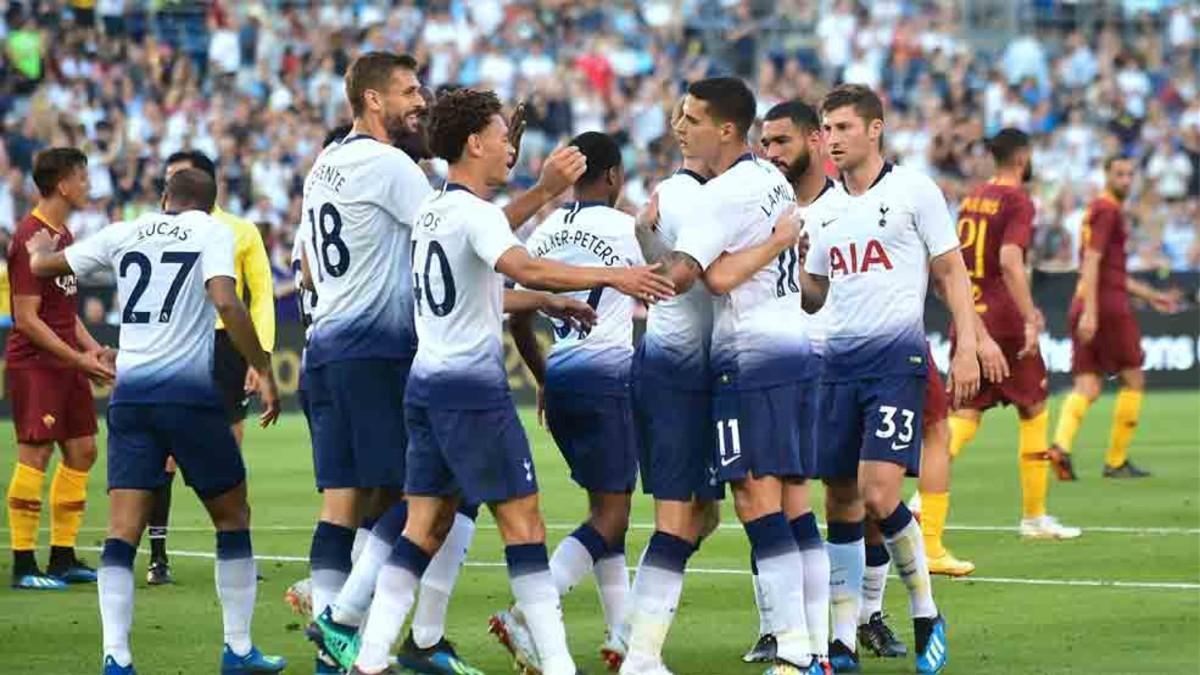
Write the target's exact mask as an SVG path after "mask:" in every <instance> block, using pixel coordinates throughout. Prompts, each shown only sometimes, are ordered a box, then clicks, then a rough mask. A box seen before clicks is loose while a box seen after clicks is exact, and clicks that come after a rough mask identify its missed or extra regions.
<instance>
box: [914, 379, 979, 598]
mask: <svg viewBox="0 0 1200 675" xmlns="http://www.w3.org/2000/svg"><path fill="white" fill-rule="evenodd" d="M937 386H939V387H940V386H941V383H940V378H939V382H938V385H937ZM924 412H925V414H926V415H928V414H929V413H930V409H929V407H928V406H927V407H926V409H925V411H924ZM981 417H982V412H981V411H980V410H976V409H972V408H960V409H958V410H955V411H954V412H953V413H952V414H950V416H949V417H947V416H946V415H945V414H944V412H943V414H941V415H938V416H936V418H935V419H932V420H931V419H926V420H925V424H924V433H923V436H922V439H921V475H920V476H919V478H918V481H917V489H918V494H920V495H921V532H922V534H923V535H924V537H925V556H926V559H927V561H928V564H929V572H930V573H931V574H945V575H947V576H954V577H958V576H964V575H967V574H970V573H972V572H974V571H975V564H974V563H972V562H970V561H969V560H960V559H958V558H957V557H955V556H954V554H953V553H951V552H950V550H949V549H947V548H946V546H945V544H944V543H943V542H942V537H943V534H944V532H945V531H946V519H947V517H948V516H949V513H950V464H951V462H952V461H953V460H954V458H956V457H957V456H958V453H959V452H961V451H962V448H963V447H964V446H965V445H966V444H967V442H969V441H970V439H971V438H973V437H974V435H975V430H976V429H978V428H979V420H980V418H981Z"/></svg>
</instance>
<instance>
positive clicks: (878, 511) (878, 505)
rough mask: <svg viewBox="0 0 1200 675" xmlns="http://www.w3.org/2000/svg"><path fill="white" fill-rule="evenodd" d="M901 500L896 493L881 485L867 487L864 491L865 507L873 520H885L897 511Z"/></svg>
mask: <svg viewBox="0 0 1200 675" xmlns="http://www.w3.org/2000/svg"><path fill="white" fill-rule="evenodd" d="M898 503H899V499H898V498H897V497H896V495H895V493H894V491H892V490H888V489H886V488H884V487H883V486H880V485H867V486H866V487H865V488H864V489H863V506H864V507H865V508H866V511H867V516H868V517H870V518H871V519H872V520H883V519H884V518H887V517H888V516H890V515H892V512H893V511H895V510H896V505H897V504H898Z"/></svg>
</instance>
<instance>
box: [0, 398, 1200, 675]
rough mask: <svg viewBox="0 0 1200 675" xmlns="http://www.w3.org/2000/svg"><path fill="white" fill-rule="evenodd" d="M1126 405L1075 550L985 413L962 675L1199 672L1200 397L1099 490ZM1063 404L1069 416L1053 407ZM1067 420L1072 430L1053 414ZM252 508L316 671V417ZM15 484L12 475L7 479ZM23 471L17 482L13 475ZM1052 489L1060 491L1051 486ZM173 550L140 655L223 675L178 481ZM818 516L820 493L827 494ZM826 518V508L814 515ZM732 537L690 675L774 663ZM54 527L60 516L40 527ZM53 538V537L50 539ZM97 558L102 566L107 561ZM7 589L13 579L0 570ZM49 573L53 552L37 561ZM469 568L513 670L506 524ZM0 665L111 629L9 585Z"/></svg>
mask: <svg viewBox="0 0 1200 675" xmlns="http://www.w3.org/2000/svg"><path fill="white" fill-rule="evenodd" d="M1112 401H1113V399H1112V397H1111V395H1110V396H1106V397H1104V398H1102V399H1101V400H1100V401H1099V402H1098V403H1097V404H1096V405H1095V406H1093V408H1092V409H1091V411H1090V413H1089V415H1088V418H1087V420H1086V422H1085V424H1084V427H1083V430H1082V431H1081V433H1080V436H1079V439H1078V442H1077V445H1076V452H1075V457H1076V459H1075V464H1076V469H1077V471H1079V473H1080V476H1081V480H1080V481H1079V482H1078V483H1075V484H1062V483H1052V485H1051V496H1050V508H1051V512H1052V513H1054V514H1055V515H1058V516H1060V517H1061V518H1062V519H1063V520H1064V521H1065V522H1067V523H1069V524H1072V525H1079V526H1082V527H1083V528H1084V536H1083V537H1082V538H1081V539H1078V540H1075V541H1071V542H1022V541H1020V540H1019V539H1018V537H1017V535H1016V531H1015V527H1016V525H1017V521H1018V519H1019V516H1020V511H1019V508H1020V504H1019V493H1018V481H1017V467H1016V441H1017V431H1016V416H1015V414H1014V413H1013V412H1012V411H1011V410H997V411H993V412H992V413H990V414H988V415H987V416H986V417H985V419H984V423H983V426H982V427H981V429H980V433H979V435H978V436H977V437H976V440H975V441H974V443H973V444H972V445H971V446H969V447H968V448H967V449H966V450H965V451H964V454H963V456H962V457H961V458H960V459H959V461H958V462H957V463H956V465H955V467H954V481H953V489H952V495H953V501H952V504H951V513H950V528H951V529H950V531H949V532H948V534H947V538H946V541H947V543H948V545H949V546H950V547H951V549H952V550H953V551H954V552H955V553H956V554H957V555H958V556H960V557H964V558H968V559H971V560H974V561H975V562H976V563H977V564H978V570H977V571H976V573H975V575H974V576H973V577H971V578H968V579H967V580H965V581H951V580H947V579H944V578H938V579H937V580H936V581H935V583H934V586H935V596H936V599H937V602H938V605H939V606H940V607H941V609H942V611H943V612H944V613H945V614H946V615H947V617H948V620H949V622H950V662H949V666H948V669H947V671H948V672H952V673H954V672H957V673H974V674H983V673H1082V672H1109V673H1195V672H1200V648H1197V646H1196V638H1197V635H1200V504H1198V500H1200V423H1198V422H1197V413H1198V412H1200V393H1198V392H1196V391H1190V392H1179V393H1159V392H1152V393H1150V394H1149V395H1148V396H1147V399H1146V405H1145V407H1144V409H1143V416H1142V421H1141V426H1140V428H1139V429H1138V433H1137V437H1136V439H1135V441H1134V447H1133V451H1132V457H1133V458H1134V459H1135V460H1136V461H1137V462H1138V463H1139V464H1141V465H1145V466H1146V467H1147V468H1149V469H1150V470H1152V471H1153V472H1154V476H1153V477H1152V478H1149V479H1146V480H1142V481H1131V482H1115V481H1109V480H1103V479H1101V478H1100V468H1101V465H1102V461H1103V459H1102V457H1103V450H1104V447H1105V444H1106V443H1107V439H1108V430H1109V424H1110V420H1111V413H1112ZM1056 408H1057V406H1056ZM524 419H525V422H526V425H527V429H528V430H529V432H530V438H531V440H532V442H533V443H534V445H535V455H536V459H537V466H538V477H539V480H540V484H541V489H542V494H543V499H542V508H543V511H544V514H545V516H546V521H547V523H548V524H549V542H548V543H549V545H550V546H551V547H553V546H554V545H555V544H556V543H557V542H558V541H559V540H560V539H561V538H562V537H564V536H566V534H567V533H569V532H570V531H571V530H572V529H574V527H575V526H576V525H577V524H578V521H579V520H580V519H581V518H582V517H583V515H584V513H585V500H584V498H583V494H582V492H580V491H579V490H578V489H577V488H576V487H575V486H574V484H572V483H571V482H570V479H569V478H568V475H567V472H566V468H565V466H564V464H563V462H562V460H561V458H560V457H559V455H558V452H557V450H556V449H555V447H554V445H553V443H552V441H551V440H550V438H549V435H548V434H547V433H545V432H544V431H542V430H540V429H538V428H537V426H536V424H535V423H534V422H533V417H532V415H531V414H528V412H527V413H526V414H525V415H524ZM1052 419H1057V409H1055V410H1054V412H1053V417H1052ZM11 439H12V436H11V435H7V434H6V440H5V441H4V443H3V445H2V446H0V465H2V466H4V467H9V466H11V463H12V461H13V459H14V448H13V442H12V440H11ZM245 447H246V450H245V452H246V456H247V464H248V466H249V470H250V493H251V500H252V502H253V507H254V531H253V535H254V548H255V552H256V553H257V554H258V555H259V556H263V557H264V560H262V561H261V563H260V570H261V572H262V574H263V576H264V577H265V579H264V581H263V582H262V584H261V585H260V587H259V596H258V597H259V602H258V608H257V611H256V614H255V623H254V631H255V642H256V643H257V644H258V645H259V646H260V647H262V648H263V650H264V651H267V652H269V653H280V654H284V655H286V656H287V658H288V659H289V660H291V662H292V666H291V667H290V668H289V669H288V672H292V673H304V672H312V670H311V669H312V654H313V652H312V649H311V648H310V646H309V644H308V643H307V642H306V641H305V640H304V638H303V635H302V632H301V629H302V626H303V621H302V620H301V618H300V617H297V616H295V615H293V614H292V613H291V612H290V610H289V609H288V608H287V607H286V606H285V605H284V604H283V602H282V597H283V592H284V590H285V589H286V588H287V586H288V584H290V583H291V582H292V581H294V580H296V579H298V578H300V577H302V576H305V575H307V571H308V570H307V553H308V545H309V537H310V534H311V527H312V524H313V519H314V517H315V514H316V512H317V505H318V500H317V494H316V492H315V491H314V489H313V481H312V465H311V450H310V446H309V443H308V435H307V430H306V428H305V425H304V421H303V419H302V418H301V417H300V416H298V415H289V416H286V417H284V418H283V420H282V422H281V423H280V425H279V426H278V427H276V428H273V429H270V430H267V431H261V430H251V431H249V433H248V434H247V439H246V444H245ZM101 448H102V455H101V461H100V463H99V464H98V465H97V467H98V468H97V470H96V471H95V475H94V476H93V479H92V484H91V493H90V495H89V497H90V500H89V509H88V513H87V518H86V522H85V529H84V532H83V533H82V534H81V536H80V546H81V547H85V548H86V547H98V546H99V545H100V544H101V543H102V541H103V538H104V532H103V526H104V522H105V516H106V513H107V504H106V502H105V498H104V487H103V486H104V474H103V470H102V467H103V466H104V464H103V461H104V460H103V436H102V437H101ZM5 471H8V469H7V468H6V469H5ZM6 475H7V474H6ZM1052 480H1053V479H1052ZM176 488H177V489H176V496H175V511H174V514H173V519H172V523H171V524H172V532H171V539H170V546H171V549H172V551H173V554H174V555H173V558H172V564H173V567H174V571H175V575H176V580H177V583H176V585H174V586H172V587H166V588H154V589H150V588H148V587H146V586H145V583H144V577H143V575H144V569H145V564H146V562H147V554H146V552H145V551H144V550H143V551H142V552H141V553H140V554H139V556H138V559H137V562H136V563H135V564H136V568H135V574H136V576H137V577H138V583H137V595H136V600H135V602H136V605H135V607H136V609H135V618H134V634H133V649H134V655H135V659H136V664H137V666H138V670H139V672H141V673H144V674H145V675H162V674H167V673H188V674H191V673H212V672H214V671H215V670H216V669H217V663H218V660H219V653H220V646H221V626H220V609H219V606H218V605H217V601H216V597H215V594H214V591H213V581H212V562H211V560H209V559H207V558H205V557H203V556H207V555H209V554H210V553H211V551H212V550H213V536H212V533H211V531H210V529H209V526H208V522H207V520H206V518H205V516H204V513H203V510H202V509H201V508H200V506H199V504H198V502H196V500H195V498H194V497H193V496H192V495H191V494H190V492H189V491H187V490H186V489H185V488H183V487H182V485H181V484H177V486H176ZM815 501H817V502H819V497H817V498H815ZM818 510H819V509H818ZM723 516H724V526H723V527H722V529H720V530H719V531H718V532H717V533H716V534H714V535H713V537H712V538H711V539H710V540H709V541H708V542H706V544H705V546H704V548H703V549H702V550H701V552H700V553H699V554H698V555H697V556H696V557H695V558H693V560H692V563H691V569H690V570H689V574H688V577H687V582H686V585H685V589H684V595H683V601H682V605H681V607H680V610H679V615H678V618H677V620H676V622H675V625H674V628H673V629H672V632H671V636H670V639H669V640H668V643H667V650H666V658H667V663H668V665H669V666H671V667H672V669H673V670H674V671H675V672H676V673H678V674H679V675H688V674H693V675H700V674H712V673H730V674H743V673H744V674H749V673H755V672H761V671H762V668H761V667H752V666H745V665H743V664H742V663H741V662H740V660H739V657H740V655H741V653H742V652H743V651H744V650H745V649H746V648H747V647H748V646H749V645H750V643H751V642H752V641H753V639H754V638H755V633H756V630H757V627H758V620H757V618H756V615H755V611H754V600H753V593H752V590H751V585H750V579H749V577H748V576H747V572H746V569H747V566H748V558H749V553H748V551H749V549H748V545H747V543H746V541H745V536H744V535H743V533H742V531H741V528H740V526H738V525H737V523H736V519H735V518H734V517H733V514H732V512H731V508H730V506H728V505H727V506H726V507H725V508H724V514H723ZM633 522H634V527H633V529H632V530H631V532H630V536H629V540H628V547H627V548H628V551H629V560H630V561H631V563H633V562H635V561H636V559H637V556H638V553H639V552H640V550H641V549H642V547H643V546H644V545H645V542H646V539H647V537H648V536H649V535H650V532H651V523H652V511H651V504H650V502H649V501H648V500H647V499H645V498H643V497H641V496H640V495H639V496H638V499H637V500H636V502H635V506H634V515H633ZM47 523H48V514H47V515H45V516H44V517H43V525H46V524H47ZM47 538H48V535H47V534H46V533H45V532H43V535H42V544H43V546H47V545H48V542H47ZM83 556H84V557H85V558H86V559H88V560H90V561H91V562H93V563H95V562H97V558H98V553H96V552H95V549H94V548H93V549H92V550H88V551H86V552H85V553H83ZM2 558H3V562H2V563H0V574H2V575H3V578H4V579H5V580H7V579H8V576H9V574H10V572H11V570H10V560H9V556H8V555H4V556H2ZM39 560H40V561H41V562H42V564H45V561H46V551H45V549H44V548H43V549H42V550H41V551H40V552H39ZM468 565H470V566H469V567H468V568H467V569H465V570H464V572H463V574H462V576H461V577H460V581H459V586H458V589H457V590H456V593H455V596H454V600H453V601H452V603H451V609H450V622H449V634H450V637H451V638H452V639H453V640H455V641H456V643H457V644H458V646H459V651H460V653H461V654H462V655H464V656H465V657H467V658H468V659H469V660H470V661H471V662H473V663H474V664H476V665H477V666H479V667H481V668H483V669H484V670H486V671H487V672H489V673H506V672H509V671H510V666H509V661H508V658H507V654H506V652H504V651H503V650H502V649H501V648H500V647H499V646H498V645H497V644H495V643H494V642H493V640H492V639H491V637H490V636H489V635H487V633H486V622H487V617H488V616H489V615H490V614H491V613H492V612H494V611H495V610H497V609H500V608H502V607H504V606H505V605H506V604H507V603H508V601H509V590H508V582H507V578H506V575H505V572H504V568H503V549H502V546H501V543H500V541H499V537H498V535H497V533H496V531H495V528H494V526H493V525H492V523H491V520H490V517H489V516H487V515H481V517H480V529H479V532H478V534H477V536H476V540H475V545H474V547H473V549H472V551H471V556H470V561H469V562H468ZM591 586H592V584H591V583H590V582H585V584H584V585H582V586H581V587H580V588H578V589H576V590H575V592H574V593H573V594H572V595H570V596H569V597H567V598H566V599H565V600H564V611H565V615H566V620H567V627H568V633H569V635H570V639H571V647H572V650H573V652H574V653H575V655H576V659H577V661H578V662H579V664H580V666H581V667H583V668H584V669H585V670H587V671H588V672H592V673H599V672H603V667H602V664H601V662H600V659H599V657H598V656H597V649H598V647H599V646H600V643H601V641H602V639H603V626H602V623H603V621H602V618H601V612H600V608H599V604H598V600H597V597H596V593H595V590H594V588H592V587H591ZM887 610H888V611H889V613H890V615H891V617H892V619H891V621H892V623H893V625H894V626H895V627H896V628H897V629H898V630H899V633H900V635H901V637H902V638H903V639H904V640H905V641H906V642H908V644H909V645H910V648H911V644H912V629H911V623H910V622H909V621H908V610H907V601H906V594H905V592H904V588H903V586H902V585H901V584H900V582H899V580H898V579H895V578H893V579H892V580H891V582H890V583H889V590H888V596H887ZM0 617H4V620H3V621H2V622H0V645H3V646H2V647H0V652H2V653H3V654H4V656H5V661H6V662H7V663H9V664H10V665H15V664H20V665H19V667H18V669H19V670H20V671H21V672H39V673H71V674H74V673H96V672H98V671H99V669H100V658H101V656H100V653H101V647H100V625H99V624H100V621H99V612H98V609H97V602H96V591H95V589H94V588H93V587H90V586H84V587H73V588H71V589H70V590H69V591H67V592H65V593H57V594H54V593H32V592H17V591H13V590H9V589H8V588H0ZM863 670H864V671H865V672H868V673H911V672H913V668H912V661H911V660H910V659H905V660H903V661H899V660H894V661H879V660H874V659H870V658H864V661H863Z"/></svg>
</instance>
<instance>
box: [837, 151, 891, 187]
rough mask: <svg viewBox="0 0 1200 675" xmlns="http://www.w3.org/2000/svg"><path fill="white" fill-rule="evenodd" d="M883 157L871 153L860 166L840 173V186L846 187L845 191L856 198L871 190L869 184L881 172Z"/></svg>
mask: <svg viewBox="0 0 1200 675" xmlns="http://www.w3.org/2000/svg"><path fill="white" fill-rule="evenodd" d="M885 163H886V162H884V161H883V155H880V154H879V153H871V154H870V155H868V156H867V158H866V159H865V160H863V162H862V164H859V165H858V166H856V167H854V168H853V169H850V170H849V171H843V172H842V184H843V185H845V186H846V191H847V192H849V193H850V194H851V195H853V196H855V197H857V196H858V195H861V194H862V193H864V192H866V191H867V190H870V189H871V184H872V183H874V182H875V179H876V178H878V177H879V172H880V171H883V165H884V164H885Z"/></svg>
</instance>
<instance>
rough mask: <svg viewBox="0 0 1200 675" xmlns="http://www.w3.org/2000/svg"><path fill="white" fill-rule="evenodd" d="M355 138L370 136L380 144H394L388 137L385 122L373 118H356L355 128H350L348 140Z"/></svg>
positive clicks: (347, 135)
mask: <svg viewBox="0 0 1200 675" xmlns="http://www.w3.org/2000/svg"><path fill="white" fill-rule="evenodd" d="M354 136H370V137H371V138H374V139H375V140H377V141H379V142H380V143H387V144H388V145H391V144H392V139H391V137H390V136H388V131H387V126H385V125H384V123H383V120H380V119H375V118H371V117H356V118H354V126H352V127H350V133H348V134H346V137H347V138H351V137H354Z"/></svg>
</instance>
